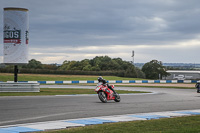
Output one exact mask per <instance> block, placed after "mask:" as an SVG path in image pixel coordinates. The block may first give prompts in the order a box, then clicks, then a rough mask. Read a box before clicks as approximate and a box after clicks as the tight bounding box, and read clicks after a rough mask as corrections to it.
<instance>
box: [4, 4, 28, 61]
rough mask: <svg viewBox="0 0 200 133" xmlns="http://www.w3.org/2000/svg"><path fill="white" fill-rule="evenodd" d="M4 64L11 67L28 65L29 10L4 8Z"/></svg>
mask: <svg viewBox="0 0 200 133" xmlns="http://www.w3.org/2000/svg"><path fill="white" fill-rule="evenodd" d="M3 29H4V34H3V40H4V46H3V48H4V50H3V52H4V53H3V57H4V58H3V60H4V61H3V62H4V63H5V64H8V65H9V64H10V65H19V64H27V63H28V40H29V37H28V34H29V20H28V9H25V8H11V7H8V8H4V27H3Z"/></svg>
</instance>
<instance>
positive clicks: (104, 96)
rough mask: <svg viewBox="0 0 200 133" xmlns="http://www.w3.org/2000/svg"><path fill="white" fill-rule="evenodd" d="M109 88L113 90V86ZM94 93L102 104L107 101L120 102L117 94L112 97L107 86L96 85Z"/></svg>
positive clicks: (112, 94)
mask: <svg viewBox="0 0 200 133" xmlns="http://www.w3.org/2000/svg"><path fill="white" fill-rule="evenodd" d="M111 87H112V88H113V89H114V85H111ZM95 92H97V94H98V96H99V99H100V100H101V101H102V102H103V103H106V102H107V101H108V100H114V101H115V102H120V100H121V98H120V96H119V94H117V93H116V94H115V95H114V92H113V91H112V90H111V89H109V88H108V86H107V85H105V86H104V85H102V84H101V85H97V87H96V89H95Z"/></svg>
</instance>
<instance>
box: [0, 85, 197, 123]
mask: <svg viewBox="0 0 200 133" xmlns="http://www.w3.org/2000/svg"><path fill="white" fill-rule="evenodd" d="M153 85H155V84H153ZM192 85H193V86H194V84H192ZM41 87H45V88H48V87H49V88H53V87H54V88H87V89H95V86H77V85H41ZM117 89H125V90H137V91H151V92H153V93H150V94H134V95H121V99H122V100H121V102H120V103H115V102H114V101H109V102H108V103H102V102H100V100H99V99H98V97H97V95H70V96H68V95H60V96H16V97H15V96H14V97H0V120H1V121H0V126H6V125H14V124H23V123H33V122H45V121H55V120H65V119H76V118H77V119H78V118H87V117H98V116H111V115H123V114H135V113H150V112H162V111H177V110H195V109H199V108H200V94H198V93H196V90H195V89H173V88H146V87H116V90H117Z"/></svg>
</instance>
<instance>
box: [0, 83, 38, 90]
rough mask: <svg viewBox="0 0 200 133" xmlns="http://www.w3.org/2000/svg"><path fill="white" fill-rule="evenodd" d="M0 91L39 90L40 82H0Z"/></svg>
mask: <svg viewBox="0 0 200 133" xmlns="http://www.w3.org/2000/svg"><path fill="white" fill-rule="evenodd" d="M0 92H40V84H39V83H28V82H23V83H22V82H18V83H13V82H11V83H9V82H1V83H0Z"/></svg>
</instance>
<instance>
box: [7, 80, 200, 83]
mask: <svg viewBox="0 0 200 133" xmlns="http://www.w3.org/2000/svg"><path fill="white" fill-rule="evenodd" d="M7 82H8V83H12V82H13V81H7ZM19 82H25V83H40V84H84V83H86V84H87V83H98V81H97V80H83V81H81V80H80V81H78V80H75V81H19ZM107 82H108V83H113V84H114V83H125V84H126V83H127V84H128V83H197V82H200V81H199V80H108V81H107Z"/></svg>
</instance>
